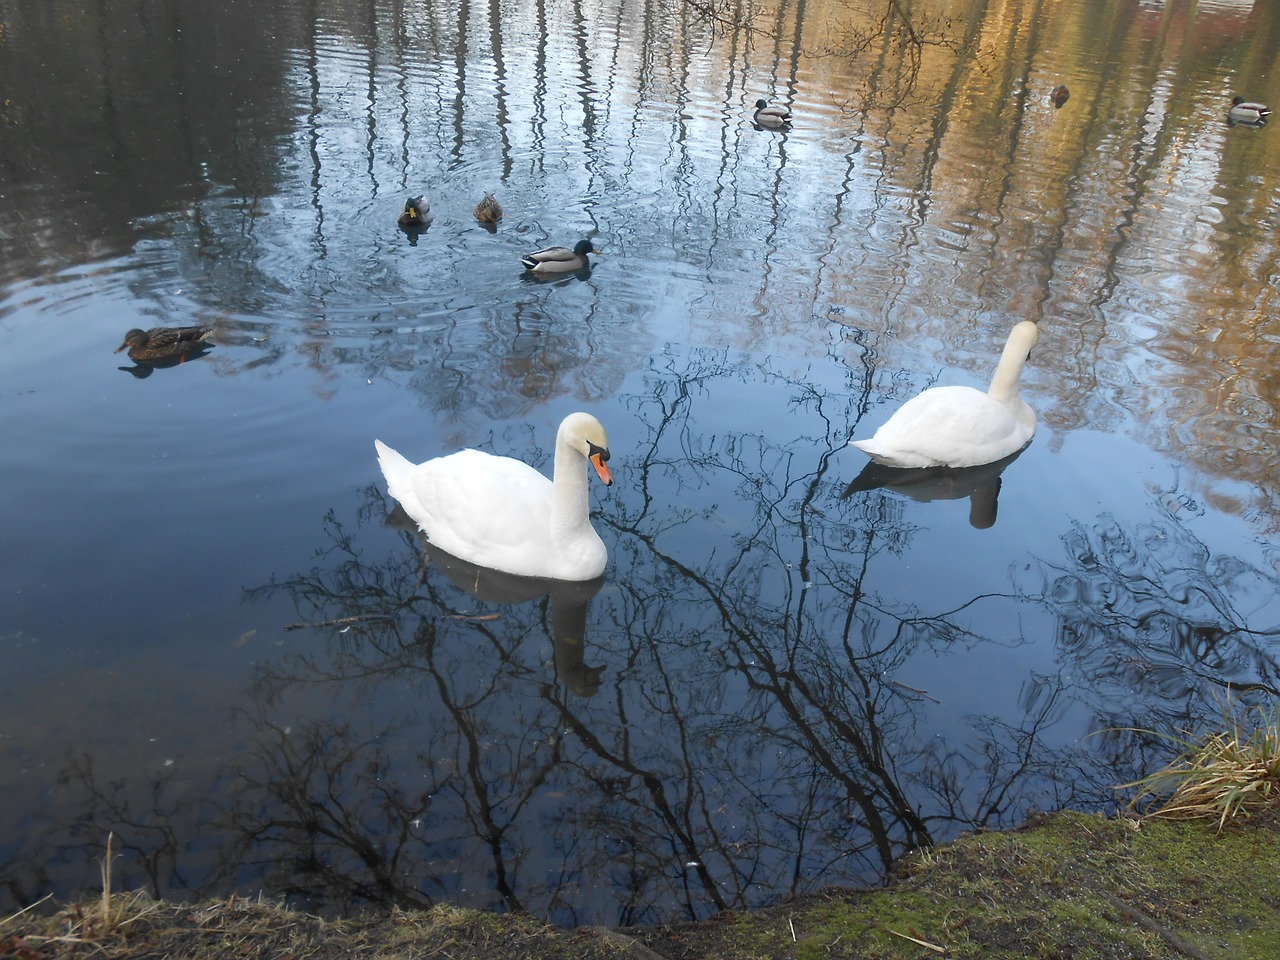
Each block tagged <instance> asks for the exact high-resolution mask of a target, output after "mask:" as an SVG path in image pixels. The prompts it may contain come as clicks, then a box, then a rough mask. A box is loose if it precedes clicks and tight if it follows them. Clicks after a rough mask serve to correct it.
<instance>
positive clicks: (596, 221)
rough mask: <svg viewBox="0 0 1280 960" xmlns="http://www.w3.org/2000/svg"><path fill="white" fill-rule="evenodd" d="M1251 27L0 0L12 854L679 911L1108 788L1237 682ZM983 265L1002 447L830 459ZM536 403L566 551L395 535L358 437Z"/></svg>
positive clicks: (974, 344)
mask: <svg viewBox="0 0 1280 960" xmlns="http://www.w3.org/2000/svg"><path fill="white" fill-rule="evenodd" d="M886 8H888V9H890V11H891V12H892V11H894V10H896V11H897V12H898V13H903V12H907V13H909V14H910V17H911V21H910V30H908V29H907V25H906V24H904V22H903V21H901V20H900V19H897V15H896V14H895V15H891V16H889V17H888V19H886V17H885V10H886ZM1278 39H1280V13H1278V12H1277V11H1276V9H1275V8H1274V7H1273V5H1269V4H1263V3H1257V4H1254V3H1250V2H1247V0H1246V2H1226V0H1219V2H1200V3H1195V2H1190V0H1187V2H1181V0H1168V2H1165V3H1156V2H1136V0H1105V2H1104V0H1085V2H1082V3H1074V4H1043V3H1035V2H1017V0H1015V2H1012V3H1008V4H996V5H991V4H987V3H985V2H981V0H917V2H915V3H911V4H893V5H886V4H884V3H881V2H877V0H846V2H835V0H831V2H817V3H815V2H797V3H791V2H781V3H778V4H776V5H775V4H750V3H748V4H743V3H738V4H723V5H719V4H717V5H701V4H698V5H695V4H692V3H678V2H675V0H657V2H654V3H645V4H640V3H633V2H631V0H596V2H591V3H588V2H584V0H492V2H490V3H488V4H485V5H480V4H471V3H469V2H464V0H458V2H445V3H436V4H426V3H417V2H413V0H368V2H353V3H335V2H332V0H273V2H269V3H268V2H264V0H233V2H227V3H222V4H205V3H201V2H197V0H168V2H164V0H134V2H127V3H119V4H109V5H108V4H101V5H97V6H94V7H93V8H92V9H89V8H88V7H86V6H85V5H84V4H80V3H76V2H71V0H0V80H2V82H3V87H4V90H5V95H4V100H3V103H2V104H0V123H2V124H3V133H4V136H3V138H2V139H0V161H2V162H0V252H2V253H3V256H2V257H0V283H2V284H3V288H2V289H0V338H2V339H3V343H4V349H3V352H2V353H0V423H2V425H3V436H4V438H5V443H4V444H3V445H0V503H2V504H3V505H4V546H5V549H4V551H3V577H2V578H0V588H2V590H0V657H3V661H2V662H3V665H4V668H3V671H2V672H0V911H4V912H7V911H9V910H11V909H19V908H20V907H22V906H25V905H26V904H28V903H31V902H33V901H35V900H37V899H39V898H40V897H41V896H44V895H45V894H47V893H50V892H52V893H55V894H57V895H59V896H68V895H72V894H75V893H77V892H92V891H94V890H96V889H97V887H98V883H99V876H98V871H99V863H98V861H99V859H100V858H101V857H102V856H103V854H104V851H105V850H106V845H107V838H108V835H110V836H111V837H112V840H111V843H112V850H113V851H114V853H115V854H116V858H115V860H114V864H113V880H114V882H115V883H116V884H117V885H118V886H124V887H133V886H144V887H147V888H149V889H151V890H152V891H153V892H155V893H157V894H160V895H163V896H167V897H185V896H195V895H198V894H204V893H212V894H221V893H226V892H228V891H231V890H236V891H240V892H246V893H251V892H257V891H259V890H261V891H264V892H265V893H266V894H268V895H271V896H287V897H290V898H292V899H293V900H295V901H296V902H298V903H300V904H303V905H305V906H307V907H308V908H310V909H316V910H326V911H338V910H345V909H351V908H358V907H361V906H367V905H370V904H381V903H398V904H403V905H421V904H429V903H434V902H440V901H448V902H456V903H461V904H466V905H472V906H484V907H491V908H495V909H515V908H523V909H527V910H530V911H533V912H534V913H536V914H538V915H541V916H544V917H547V918H549V919H551V920H554V921H556V922H559V923H565V924H575V923H586V922H592V923H595V922H604V923H617V924H627V923H637V922H653V921H661V920H674V919H681V918H686V917H704V916H707V915H709V914H711V913H713V912H715V911H717V910H720V909H723V908H742V907H748V906H755V905H759V904H763V903H768V902H771V901H774V900H777V899H778V898H780V897H782V896H785V895H787V894H789V893H792V892H800V891H806V890H812V889H816V888H819V887H821V886H824V885H830V884H849V883H858V884H864V883H875V882H877V881H879V880H880V879H881V878H882V877H883V876H884V874H885V871H886V869H887V868H888V866H889V865H890V864H891V863H892V862H893V861H894V860H895V858H897V857H899V856H901V855H902V854H904V853H906V852H908V851H909V850H912V849H914V848H916V847H918V846H920V845H923V844H928V843H931V842H939V841H945V840H947V839H948V838H951V837H953V836H955V835H956V834H957V833H958V832H960V831H962V830H967V829H974V828H980V827H990V828H996V827H1008V826H1013V825H1016V824H1018V823H1019V822H1021V821H1022V820H1023V819H1024V818H1025V817H1026V816H1027V815H1028V814H1029V813H1031V812H1032V811H1034V810H1038V809H1040V810H1042V809H1055V808H1058V807H1061V806H1065V805H1070V806H1075V807H1083V808H1088V809H1104V810H1105V809H1111V808H1112V807H1113V805H1114V804H1115V803H1116V802H1117V801H1118V800H1119V801H1120V802H1123V799H1124V796H1125V795H1124V794H1123V793H1121V794H1117V792H1116V791H1115V790H1114V787H1115V785H1117V784H1120V783H1123V782H1125V781H1126V780H1129V779H1131V778H1133V777H1136V776H1140V775H1142V774H1143V773H1145V772H1149V771H1150V770H1152V769H1154V768H1155V767H1157V766H1158V765H1159V764H1161V763H1163V762H1165V761H1167V760H1168V759H1169V758H1170V756H1171V754H1172V751H1173V747H1172V746H1171V744H1170V743H1169V741H1168V740H1167V739H1166V738H1167V737H1168V736H1169V735H1171V734H1178V733H1179V732H1181V731H1183V730H1187V729H1190V730H1195V729H1201V728H1203V727H1204V726H1205V725H1212V724H1214V723H1216V722H1218V721H1219V720H1220V718H1221V716H1222V713H1223V711H1224V710H1229V709H1232V707H1233V705H1236V704H1242V703H1250V702H1253V701H1255V700H1263V701H1265V700H1266V699H1268V698H1270V697H1274V696H1276V695H1277V688H1276V684H1277V665H1278V661H1280V641H1278V640H1277V632H1278V631H1280V590H1278V589H1277V588H1278V586H1280V584H1278V583H1277V581H1278V580H1280V552H1278V551H1277V549H1276V543H1275V534H1276V532H1277V529H1278V528H1280V481H1277V474H1276V470H1275V450H1276V445H1277V439H1278V432H1277V416H1276V415H1277V399H1276V398H1277V388H1278V386H1280V375H1277V373H1276V371H1277V370H1280V318H1278V315H1277V307H1276V296H1275V293H1276V289H1277V277H1278V269H1277V253H1278V249H1277V224H1278V222H1280V210H1278V206H1280V204H1278V202H1277V185H1278V184H1280V150H1277V149H1276V148H1275V146H1276V141H1275V137H1276V136H1280V131H1277V130H1272V129H1268V128H1266V127H1263V128H1250V127H1244V126H1239V125H1234V126H1233V125H1230V124H1228V123H1227V119H1226V105H1227V103H1228V102H1229V100H1230V98H1231V96H1232V95H1233V94H1235V93H1242V94H1244V95H1246V96H1248V97H1249V98H1256V99H1260V100H1267V99H1271V100H1273V101H1280V74H1278V73H1277V61H1276V54H1275V51H1276V49H1277V48H1278V46H1277V40H1278ZM1058 83H1065V84H1067V85H1068V86H1069V87H1070V99H1069V100H1068V101H1067V103H1066V104H1065V105H1063V106H1062V107H1061V108H1060V109H1055V108H1054V106H1053V105H1052V104H1051V103H1050V101H1049V99H1048V94H1049V91H1050V89H1051V88H1052V87H1053V86H1054V85H1056V84H1058ZM759 97H765V98H767V99H769V100H770V101H772V102H777V103H782V104H785V105H788V106H790V107H791V109H792V110H793V112H794V114H795V121H794V126H793V128H792V129H791V130H787V131H773V130H766V129H758V128H756V127H755V126H754V125H753V123H752V122H751V105H752V104H754V102H755V100H756V99H757V98H759ZM488 191H493V192H495V193H496V194H497V197H498V199H499V201H500V202H501V203H502V205H503V208H504V210H505V216H504V217H503V219H502V220H501V222H500V223H499V224H498V226H497V227H496V229H495V230H492V231H490V230H486V229H485V228H484V227H483V226H481V225H480V224H478V223H477V222H475V220H474V219H473V218H472V209H473V207H474V206H475V204H476V202H477V201H478V200H479V199H480V198H481V197H482V196H483V194H484V193H485V192H488ZM417 193H424V194H426V195H427V197H428V198H429V200H430V203H431V206H432V209H433V212H434V222H433V223H432V224H431V225H430V227H429V228H428V229H426V230H424V231H422V232H421V233H419V234H418V235H416V236H409V235H407V234H405V233H404V232H401V231H400V230H398V229H397V227H396V224H395V219H396V214H397V212H398V211H399V209H400V207H401V205H402V204H403V203H404V199H405V197H406V196H408V195H410V194H417ZM584 237H586V238H589V239H591V240H592V241H593V242H594V243H595V245H596V247H597V248H599V249H600V250H601V252H602V253H601V256H599V257H597V258H594V265H593V268H592V269H591V270H590V271H589V272H588V273H584V274H580V275H579V274H573V275H569V276H566V277H562V278H559V279H556V280H552V281H535V280H533V279H531V278H530V277H528V276H526V275H523V274H522V272H521V269H520V265H519V260H520V257H521V256H522V255H523V254H524V253H526V252H528V251H529V250H531V249H534V248H537V247H540V246H543V245H545V244H547V243H566V244H569V245H572V243H573V242H574V241H576V240H578V239H581V238H584ZM1027 318H1029V319H1033V320H1036V321H1038V322H1039V324H1040V330H1041V333H1040V339H1039V343H1038V345H1037V346H1036V348H1035V350H1034V351H1033V353H1032V356H1031V361H1030V364H1029V366H1028V367H1027V369H1026V371H1025V373H1024V376H1023V388H1024V396H1025V397H1026V398H1027V399H1028V400H1029V402H1030V403H1031V404H1032V406H1034V407H1035V409H1036V410H1037V411H1038V413H1039V418H1040V420H1039V428H1038V432H1037V434H1036V436H1035V439H1034V441H1033V442H1032V443H1031V445H1030V446H1029V447H1028V448H1027V449H1026V450H1025V451H1024V452H1023V453H1022V454H1021V456H1020V457H1018V458H1017V459H1016V460H1014V461H1013V462H1011V463H1009V464H1007V465H1006V466H1005V467H1004V469H1003V472H1002V473H1001V474H999V475H998V476H996V475H995V473H996V471H994V470H992V471H987V472H986V473H984V474H980V475H977V476H974V475H967V476H960V477H953V478H947V479H945V480H942V481H935V482H933V483H931V484H928V485H917V486H913V487H907V486H896V487H895V486H888V487H885V486H874V485H872V486H869V487H868V482H867V481H866V480H865V479H864V480H863V482H862V483H855V482H854V481H855V479H856V478H858V477H859V474H860V473H861V471H862V470H863V467H864V466H865V464H866V457H865V456H864V455H863V454H862V453H861V452H859V451H858V450H856V449H854V448H851V447H849V446H847V443H848V441H849V440H850V439H851V438H854V437H861V436H867V435H869V434H870V433H871V432H872V431H874V429H875V428H876V427H877V426H879V425H880V424H881V423H883V422H884V421H885V420H886V419H888V417H889V416H890V415H891V414H892V413H893V411H894V410H896V409H897V408H898V407H899V406H900V405H901V404H902V403H903V402H904V401H905V400H906V399H907V398H909V397H910V396H912V395H914V394H915V393H916V392H918V391H919V390H921V389H923V388H925V387H927V386H930V385H933V384H938V383H961V384H971V385H977V386H985V384H986V382H987V380H988V378H989V377H990V374H991V371H992V369H993V367H994V364H995V360H996V357H997V356H998V354H999V351H1000V348H1001V346H1002V345H1003V343H1004V340H1005V337H1006V336H1007V334H1008V331H1009V330H1010V328H1011V327H1012V326H1013V324H1014V323H1016V322H1017V321H1019V320H1021V319H1027ZM185 324H205V325H208V326H210V327H212V328H213V330H214V334H213V337H212V340H213V341H214V343H215V344H216V345H215V346H214V347H213V348H212V349H211V350H209V351H208V353H206V354H205V355H204V356H201V357H197V358H193V359H191V360H189V361H187V362H185V363H182V364H179V365H176V366H171V367H159V368H152V367H150V366H145V365H144V366H136V365H134V364H132V363H130V362H128V361H126V360H124V357H125V354H123V353H121V354H116V353H113V352H112V351H113V350H114V349H115V348H116V347H117V346H118V345H119V344H120V341H121V339H122V337H123V334H124V332H125V331H126V330H128V329H129V328H131V327H143V328H148V327H153V326H161V325H185ZM579 409H581V410H587V411H590V412H591V413H593V414H595V415H596V416H597V417H598V418H599V419H600V420H601V421H602V422H603V423H604V425H605V426H606V428H607V430H608V432H609V440H610V447H611V450H612V454H613V459H612V460H611V466H612V467H613V471H614V476H615V480H616V482H615V484H614V485H613V486H612V487H611V488H605V487H603V486H602V485H600V484H598V483H593V487H592V510H593V517H594V523H595V526H596V528H597V530H599V531H600V533H601V536H602V537H603V539H604V540H605V542H606V544H607V546H608V548H609V552H610V562H609V566H608V569H607V571H606V574H605V576H604V578H603V579H602V580H601V581H598V582H593V583H589V584H583V585H573V586H566V585H558V586H554V587H550V588H549V587H548V586H547V585H542V586H541V587H538V586H537V585H531V584H528V583H527V582H526V583H519V582H510V581H509V580H507V579H504V578H501V577H496V576H493V575H492V574H489V573H485V572H483V571H477V570H475V569H468V568H466V567H465V565H460V564H456V563H451V562H449V560H448V558H436V559H434V560H433V559H430V558H429V557H428V556H427V555H426V553H425V550H426V547H425V546H424V543H423V542H422V540H421V538H420V537H419V536H417V534H416V533H415V531H414V530H413V529H412V525H409V526H408V527H406V525H405V523H404V522H403V519H402V517H401V516H400V515H398V514H397V512H396V511H395V510H394V507H395V504H394V502H393V501H392V500H390V498H389V497H388V496H387V493H386V489H385V486H384V484H383V481H382V477H381V475H380V473H379V471H378V467H377V463H376V461H375V457H374V450H373V441H374V438H375V437H376V438H379V439H382V440H383V441H385V442H387V443H388V444H390V445H391V446H393V447H395V448H397V449H398V450H400V451H401V452H403V453H404V454H405V455H407V456H408V457H410V459H413V460H422V459H426V458H428V457H432V456H437V455H440V454H442V453H447V452H450V451H452V450H455V449H458V448H460V447H463V446H475V447H479V448H481V449H485V450H489V451H492V452H497V453H502V454H508V455H512V456H516V457H519V458H521V459H525V460H527V461H529V462H531V463H533V464H535V465H537V466H539V467H541V468H543V469H548V470H549V466H550V464H549V460H550V453H551V449H552V447H553V439H554V433H555V428H556V425H557V424H558V423H559V422H560V420H561V419H562V418H563V417H564V416H565V415H566V414H568V413H569V412H571V411H574V410H579ZM864 487H867V488H866V489H863V488H864Z"/></svg>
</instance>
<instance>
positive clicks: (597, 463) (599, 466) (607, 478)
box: [591, 453, 613, 487]
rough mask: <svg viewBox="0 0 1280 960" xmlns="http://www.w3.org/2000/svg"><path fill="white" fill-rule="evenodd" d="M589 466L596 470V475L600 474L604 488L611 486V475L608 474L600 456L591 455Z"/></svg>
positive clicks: (607, 469)
mask: <svg viewBox="0 0 1280 960" xmlns="http://www.w3.org/2000/svg"><path fill="white" fill-rule="evenodd" d="M591 465H592V466H593V467H595V468H596V473H598V474H600V479H601V480H603V481H604V485H605V486H606V487H611V486H613V474H612V473H610V472H609V467H608V465H606V464H605V462H604V459H603V458H602V457H601V456H600V454H598V453H593V454H592V455H591Z"/></svg>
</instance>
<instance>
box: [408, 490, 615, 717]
mask: <svg viewBox="0 0 1280 960" xmlns="http://www.w3.org/2000/svg"><path fill="white" fill-rule="evenodd" d="M386 523H387V526H389V527H395V528H396V529H398V530H408V531H410V532H412V533H413V534H414V535H415V536H417V538H418V542H419V543H420V544H421V545H422V550H423V555H422V567H423V570H424V571H425V569H426V566H427V564H428V563H435V565H436V567H437V568H438V569H439V570H440V572H441V573H443V574H444V575H445V577H446V578H447V579H448V580H449V582H450V583H452V584H453V585H454V586H455V587H457V588H458V589H459V590H462V591H464V592H465V593H468V594H470V595H471V596H473V597H475V598H476V599H477V600H483V601H484V602H486V603H494V604H499V605H502V606H509V605H513V604H517V603H528V602H529V601H531V600H536V599H538V598H539V597H544V596H547V597H550V600H551V648H552V654H553V657H554V659H555V665H556V676H557V677H558V678H559V680H560V682H561V683H563V684H564V685H565V687H566V688H567V689H568V690H569V692H570V693H572V694H574V695H575V696H579V697H593V696H595V695H596V693H597V692H599V690H600V677H601V675H602V674H603V673H604V671H605V668H604V667H592V666H589V665H588V664H587V662H586V633H587V608H588V606H589V605H590V603H591V598H592V597H594V596H595V595H596V594H597V593H598V592H599V591H600V588H601V587H603V586H604V577H597V578H596V579H595V580H581V581H568V580H547V579H543V578H541V577H519V576H516V575H515V574H510V573H503V572H502V571H500V570H491V569H489V568H488V567H479V566H476V565H475V564H474V563H470V562H469V561H467V560H462V559H460V558H458V557H455V556H454V555H453V554H450V553H445V552H444V551H443V550H441V549H440V548H439V547H437V546H436V545H435V544H433V543H432V542H431V541H430V540H428V539H427V538H426V535H425V534H423V533H422V531H421V530H419V529H418V525H417V524H416V523H415V522H414V520H413V518H412V517H410V516H409V515H408V514H407V513H405V511H404V508H403V507H401V506H400V505H399V504H396V507H395V509H394V510H392V511H391V513H390V514H389V515H388V516H387V521H386Z"/></svg>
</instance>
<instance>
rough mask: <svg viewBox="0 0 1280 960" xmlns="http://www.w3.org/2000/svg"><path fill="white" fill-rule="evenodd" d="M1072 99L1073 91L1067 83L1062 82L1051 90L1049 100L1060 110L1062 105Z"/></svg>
mask: <svg viewBox="0 0 1280 960" xmlns="http://www.w3.org/2000/svg"><path fill="white" fill-rule="evenodd" d="M1070 99H1071V91H1070V90H1068V89H1067V85H1066V84H1065V83H1060V84H1058V85H1057V86H1056V87H1054V88H1053V89H1052V90H1050V91H1049V102H1050V103H1052V104H1053V108H1054V109H1055V110H1060V109H1061V108H1062V105H1063V104H1064V103H1066V102H1067V101H1068V100H1070Z"/></svg>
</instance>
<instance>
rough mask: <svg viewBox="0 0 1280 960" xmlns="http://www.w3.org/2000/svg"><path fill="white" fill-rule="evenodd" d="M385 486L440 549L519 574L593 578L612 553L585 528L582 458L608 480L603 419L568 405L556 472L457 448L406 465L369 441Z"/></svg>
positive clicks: (393, 453) (588, 522) (378, 443)
mask: <svg viewBox="0 0 1280 960" xmlns="http://www.w3.org/2000/svg"><path fill="white" fill-rule="evenodd" d="M373 443H374V447H375V448H376V449H377V451H378V465H379V466H380V467H381V468H382V475H383V476H384V477H386V480H387V492H389V493H390V494H391V496H393V497H394V498H395V499H396V500H398V501H400V505H401V506H402V507H404V509H405V512H406V513H407V514H409V516H410V517H412V518H413V520H414V522H415V523H417V524H418V526H419V528H421V530H422V532H423V533H425V534H426V535H427V538H428V539H429V540H430V541H431V542H432V543H433V544H434V545H435V546H437V547H439V548H440V549H441V550H444V551H445V552H446V553H451V554H453V555H454V556H455V557H458V558H460V559H462V560H468V561H470V562H471V563H474V564H476V566H480V567H488V568H489V569H492V570H502V571H505V572H506V573H514V574H518V575H520V576H525V577H546V578H549V579H553V580H592V579H594V578H596V577H598V576H600V574H602V573H603V572H604V568H605V563H606V562H607V561H608V559H609V552H608V550H607V549H606V548H605V545H604V541H602V540H601V539H600V535H599V534H597V533H596V531H595V529H594V528H593V527H592V526H591V517H590V505H589V503H588V499H587V474H586V471H585V470H584V469H583V464H582V460H581V459H580V458H582V457H585V458H586V459H587V460H588V461H589V462H590V463H591V465H592V466H593V467H595V468H596V473H598V474H599V475H600V479H601V480H603V481H604V482H605V485H606V486H608V485H610V484H612V483H613V476H612V474H611V473H610V472H609V468H608V467H607V466H605V461H606V460H608V459H609V441H608V438H607V437H606V436H605V432H604V427H602V426H600V421H598V420H597V419H596V418H595V417H593V416H591V414H589V413H571V414H569V416H567V417H565V418H564V421H563V422H562V423H561V424H560V429H559V430H558V431H557V432H556V458H555V470H554V477H555V479H554V480H548V479H547V478H546V477H545V476H543V475H542V474H541V473H539V472H538V471H537V470H535V469H534V468H533V467H531V466H529V465H528V464H527V463H522V462H521V461H519V460H513V459H512V458H511V457H495V456H493V455H492V454H488V453H482V452H480V451H479V450H461V451H459V452H458V453H454V454H450V455H449V456H447V457H437V458H436V459H434V460H428V461H426V462H425V463H417V464H415V463H410V462H409V461H408V460H406V459H405V458H404V457H403V456H401V455H400V454H398V453H396V451H394V450H392V449H391V448H390V447H388V446H387V445H386V444H385V443H383V442H382V441H381V440H375V441H374V442H373Z"/></svg>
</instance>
